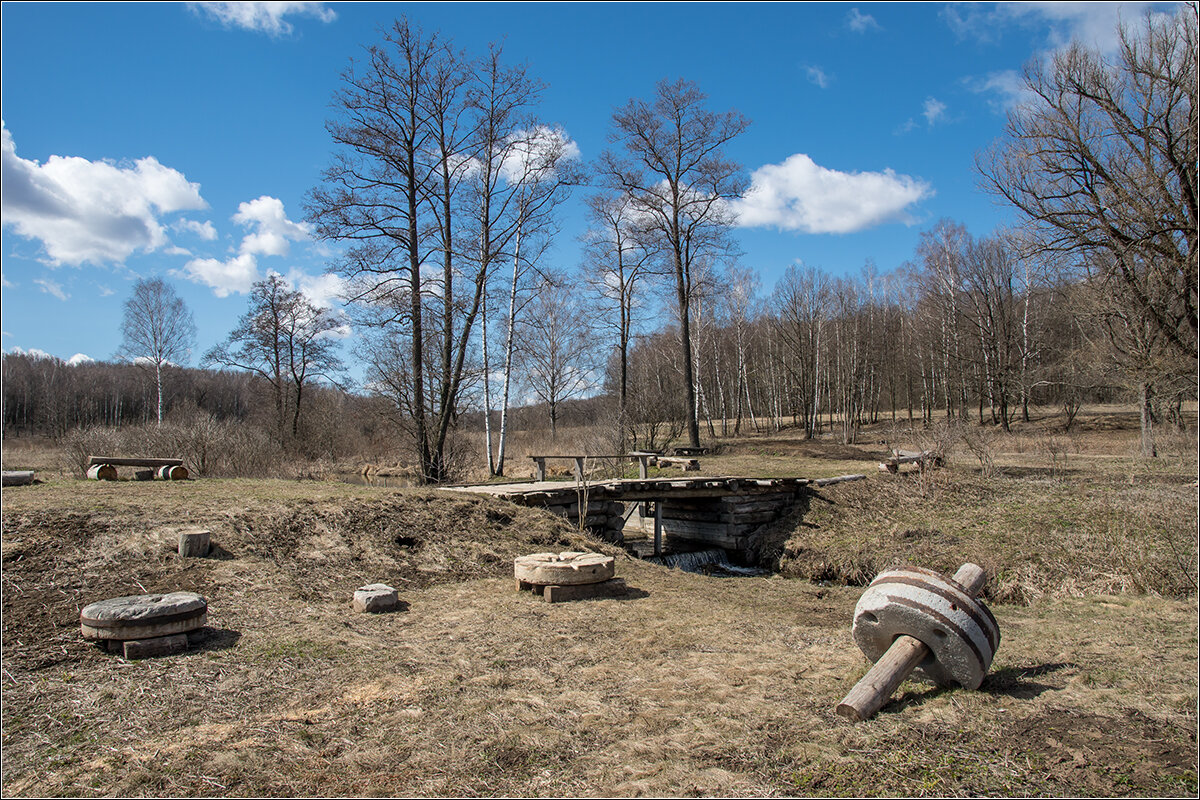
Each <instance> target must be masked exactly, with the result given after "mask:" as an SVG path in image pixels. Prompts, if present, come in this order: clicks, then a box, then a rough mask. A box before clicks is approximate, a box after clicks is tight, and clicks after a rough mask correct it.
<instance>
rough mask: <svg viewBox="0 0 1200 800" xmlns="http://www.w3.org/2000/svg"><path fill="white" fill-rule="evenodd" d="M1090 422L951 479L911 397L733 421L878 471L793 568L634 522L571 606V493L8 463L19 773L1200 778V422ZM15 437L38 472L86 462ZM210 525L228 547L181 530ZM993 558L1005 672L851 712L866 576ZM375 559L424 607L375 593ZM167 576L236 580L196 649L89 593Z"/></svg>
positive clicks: (1132, 790)
mask: <svg viewBox="0 0 1200 800" xmlns="http://www.w3.org/2000/svg"><path fill="white" fill-rule="evenodd" d="M1080 423H1081V424H1080V428H1079V430H1078V432H1076V433H1074V434H1071V435H1063V434H1061V432H1059V431H1056V427H1058V426H1057V425H1056V424H1055V422H1054V420H1053V418H1051V417H1047V418H1044V419H1041V420H1038V421H1036V422H1035V423H1033V424H1032V425H1030V426H1019V427H1018V428H1017V431H1016V433H1014V434H1013V435H1012V436H992V437H991V438H990V439H989V440H987V441H985V442H982V443H981V442H980V441H979V440H978V439H976V440H974V441H968V439H967V438H966V436H964V435H962V432H959V436H958V438H957V439H955V441H953V442H951V449H950V457H949V463H948V466H947V468H946V469H944V470H939V471H937V472H934V473H928V474H925V475H921V474H919V473H913V474H902V475H899V476H890V475H883V474H880V473H879V472H878V471H877V469H876V464H877V463H878V460H879V459H880V458H881V457H882V456H883V454H884V453H885V452H886V450H887V449H888V447H890V446H899V447H907V446H921V445H922V443H923V442H926V441H928V440H929V438H930V437H931V436H932V435H933V434H925V433H922V432H917V433H913V434H907V436H909V437H910V438H909V439H904V436H905V434H897V433H896V432H894V431H890V430H889V426H879V427H877V428H874V429H871V430H868V431H863V432H862V435H861V436H860V442H859V444H858V445H855V446H851V447H845V446H841V445H838V444H834V443H832V442H830V441H828V440H821V441H817V442H808V441H804V440H803V439H802V438H800V436H799V435H798V434H797V433H796V432H795V431H793V430H784V431H782V432H781V433H780V434H770V435H768V434H762V435H752V436H747V437H743V438H740V439H738V440H727V441H719V442H717V443H716V444H718V445H719V447H720V450H719V452H718V453H717V454H716V455H714V456H710V457H705V458H702V459H701V466H702V472H703V473H706V474H743V475H757V476H764V477H765V476H771V475H801V476H807V477H825V476H829V475H835V474H844V473H847V472H864V473H867V474H868V480H867V481H866V482H863V483H854V484H841V485H838V486H834V487H829V488H828V489H825V490H822V492H821V497H820V498H819V499H816V500H814V501H813V502H812V504H811V505H810V507H809V509H808V511H807V513H806V514H804V515H803V516H800V515H797V516H795V517H793V518H791V519H788V520H785V521H783V522H782V523H781V524H780V525H778V526H777V528H776V530H775V531H773V533H774V542H775V544H776V546H777V555H776V557H777V559H778V561H779V566H780V568H781V570H782V574H781V575H774V576H770V577H759V578H736V579H734V578H710V577H706V576H702V575H692V574H688V573H681V572H679V571H674V570H669V569H665V568H662V567H658V566H655V565H651V564H647V563H644V562H639V561H635V560H631V559H628V558H626V557H624V556H623V555H622V554H620V553H619V552H617V551H612V550H611V549H609V550H608V551H609V552H614V553H615V554H616V555H617V557H618V566H617V572H618V575H620V576H622V577H625V578H626V580H627V581H628V583H629V584H630V585H631V587H632V588H633V591H632V592H631V594H630V595H629V596H628V597H626V598H623V599H606V600H596V601H588V602H579V603H567V604H562V605H546V604H544V603H540V602H537V601H535V600H534V599H533V598H532V597H531V596H529V595H527V594H516V593H514V592H513V590H512V582H511V569H512V567H511V559H512V557H513V556H514V555H517V554H520V553H524V552H534V551H536V550H555V549H568V548H577V547H588V548H590V549H596V550H605V549H606V546H604V545H601V544H599V543H596V542H590V541H588V540H586V539H585V538H583V537H582V536H581V535H580V534H579V533H578V532H576V531H573V530H572V529H570V528H569V527H567V525H566V524H565V523H563V522H562V521H561V520H558V519H556V518H553V517H550V516H549V515H547V514H545V513H543V512H539V511H534V510H530V509H523V508H519V507H517V506H513V505H510V504H506V503H500V502H495V501H492V500H484V499H474V498H469V497H468V498H463V497H450V498H447V497H444V496H442V495H441V494H439V493H437V492H435V491H432V490H424V489H422V490H415V489H405V490H391V489H383V488H378V487H371V486H350V485H346V484H341V483H332V482H323V481H314V480H248V479H236V480H232V479H231V480H200V481H192V482H187V483H179V484H168V483H158V482H155V483H153V484H139V483H135V482H132V481H121V482H118V483H112V484H109V483H95V482H84V481H78V480H75V479H73V478H67V477H63V476H61V475H54V474H52V473H47V475H46V477H47V478H48V481H47V482H46V483H43V484H40V485H36V486H32V487H21V488H19V489H8V490H6V491H5V492H4V528H3V610H4V615H3V675H2V678H3V692H4V707H3V740H2V742H3V755H4V764H5V769H4V777H3V787H4V793H5V794H6V795H26V796H28V795H36V794H56V795H75V796H79V795H86V796H90V795H102V794H122V795H163V794H182V795H227V794H250V795H255V794H274V795H281V794H307V795H321V794H327V795H346V794H349V795H358V794H381V795H404V794H434V795H467V796H477V795H597V796H602V795H714V794H721V795H778V794H791V795H796V794H800V795H814V794H815V795H859V794H879V795H951V794H1002V795H1015V794H1038V795H1054V794H1075V795H1079V794H1082V795H1153V794H1161V795H1180V796H1183V795H1192V796H1194V794H1195V792H1196V788H1197V782H1196V759H1197V745H1196V724H1197V715H1196V709H1197V677H1196V667H1195V658H1196V653H1197V646H1198V645H1197V607H1196V588H1195V580H1196V572H1195V564H1196V520H1197V515H1196V491H1197V490H1196V461H1195V432H1194V427H1193V428H1192V429H1191V430H1190V431H1188V432H1187V433H1184V434H1180V435H1178V437H1177V441H1176V440H1174V439H1171V438H1169V437H1167V436H1164V437H1163V440H1162V442H1163V443H1162V446H1161V447H1160V451H1159V452H1160V458H1158V459H1142V458H1140V457H1137V455H1136V453H1137V446H1138V443H1137V430H1136V418H1133V417H1130V416H1129V411H1128V410H1126V409H1116V410H1114V409H1097V410H1092V411H1089V412H1087V413H1085V414H1081V417H1080ZM966 433H967V434H971V433H978V429H975V430H974V431H971V430H968V431H967V432H966ZM560 443H562V444H564V446H568V445H574V446H578V445H579V444H580V443H581V442H565V443H564V442H562V441H561V440H560ZM12 444H14V443H13V442H10V441H6V442H5V452H4V462H5V468H6V469H13V468H20V467H38V465H39V464H40V463H46V464H47V465H49V464H52V463H54V462H55V460H56V458H57V457H56V456H55V455H54V454H53V453H52V452H51V451H48V450H47V449H46V448H44V447H30V448H28V449H23V448H22V447H21V446H20V445H22V444H23V443H21V442H17V443H16V444H18V447H16V448H14V447H11V445H12ZM529 444H530V446H534V445H535V444H536V443H534V442H530V443H529ZM568 449H569V447H568ZM560 452H565V451H560ZM521 455H522V456H523V455H524V452H521ZM39 459H40V460H39ZM523 460H526V461H527V459H523ZM522 466H523V465H522ZM662 474H665V475H671V474H680V475H681V474H684V473H680V472H678V471H673V472H672V471H663V473H662ZM687 474H689V475H694V474H695V473H687ZM193 524H200V525H205V526H208V527H210V528H211V529H212V530H213V538H214V541H215V542H216V543H217V544H218V545H219V547H220V548H221V549H220V551H219V552H218V554H217V557H216V558H210V559H203V560H187V561H184V560H181V559H179V558H178V557H177V556H176V555H175V554H174V553H173V552H172V549H171V547H172V544H173V541H174V534H175V532H176V531H177V530H178V529H179V527H181V526H184V525H193ZM969 559H973V560H977V561H978V562H979V563H981V564H983V565H984V566H986V567H988V569H989V582H988V586H987V589H986V591H987V594H988V595H989V596H990V597H991V598H992V609H993V611H994V612H995V614H996V617H997V619H998V620H999V623H1000V626H1001V632H1002V637H1003V638H1002V642H1001V645H1000V648H999V651H998V654H997V656H996V661H995V663H994V664H993V667H992V672H991V674H990V675H989V677H988V679H987V680H986V681H985V683H984V685H983V687H982V688H981V690H980V691H977V692H967V691H943V690H936V689H931V688H929V687H927V686H925V685H923V684H917V683H907V684H905V685H904V686H902V687H901V690H900V691H899V692H898V693H897V696H896V699H895V701H894V702H893V703H891V704H889V705H888V706H886V707H885V709H884V711H883V712H882V713H881V714H880V715H879V716H878V717H877V718H876V719H874V720H872V721H870V722H868V723H863V724H859V725H852V724H850V723H848V722H846V721H844V720H842V719H841V718H839V717H837V716H836V715H835V714H834V711H833V709H834V705H835V704H836V703H837V701H838V700H839V699H840V698H841V697H842V696H843V695H844V694H845V692H846V691H848V690H849V688H850V687H851V686H852V685H853V684H854V682H855V681H856V680H857V679H858V678H859V677H861V675H862V674H863V673H864V672H865V671H866V668H867V664H866V662H865V660H864V659H863V658H862V656H861V655H860V654H859V653H858V651H857V648H855V647H854V645H853V643H852V641H851V639H850V635H849V627H850V621H851V619H852V616H853V608H854V603H855V602H856V600H857V597H858V594H859V592H860V591H861V590H860V589H858V588H856V587H855V586H852V585H851V586H847V585H844V584H846V583H850V584H853V583H858V582H861V581H863V580H867V579H869V578H870V577H871V576H872V575H873V574H874V572H875V571H877V570H878V569H882V568H883V567H886V566H888V565H890V564H891V563H894V562H897V561H911V562H913V563H917V564H920V565H924V566H932V567H936V568H941V569H947V570H949V569H953V568H954V567H955V566H957V565H958V563H959V562H960V561H962V560H969ZM785 576H794V578H809V579H811V580H802V579H794V578H791V579H790V578H788V577H785ZM374 581H384V582H390V583H392V585H394V586H397V587H398V588H399V589H400V592H401V597H402V599H403V600H404V601H405V602H406V603H407V607H406V609H405V610H404V611H402V612H401V613H397V614H389V615H382V616H366V615H355V614H352V613H351V612H350V609H349V601H350V595H351V593H352V592H353V590H354V588H356V587H357V586H360V585H362V584H364V583H369V582H374ZM166 589H190V590H194V591H199V592H201V593H203V594H205V595H206V596H207V597H208V598H209V602H210V619H209V626H210V628H211V629H212V631H213V634H212V636H211V637H210V638H209V640H208V641H207V642H205V643H204V644H203V645H202V646H201V647H200V648H198V649H197V650H194V651H192V652H190V653H188V654H187V655H184V656H181V657H173V658H167V659H157V660H148V661H133V662H127V661H124V660H123V659H120V658H117V657H115V656H111V655H108V654H105V653H103V652H101V651H99V650H98V649H96V648H94V647H93V646H91V645H89V644H87V643H85V642H84V641H83V640H82V639H81V638H80V637H79V634H78V613H79V608H80V607H82V606H83V605H85V604H86V603H88V602H92V601H94V600H97V599H102V598H104V597H112V596H118V595H122V594H135V593H141V592H143V591H157V590H166Z"/></svg>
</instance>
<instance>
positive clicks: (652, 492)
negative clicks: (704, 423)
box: [443, 475, 865, 557]
mask: <svg viewBox="0 0 1200 800" xmlns="http://www.w3.org/2000/svg"><path fill="white" fill-rule="evenodd" d="M864 477H865V476H863V475H843V476H841V477H839V478H825V479H821V480H811V479H809V478H744V477H723V478H713V477H707V478H699V477H697V478H651V479H646V478H624V479H615V480H608V481H594V482H590V483H582V482H578V481H533V482H529V483H500V484H484V485H477V486H447V487H443V488H444V490H445V491H452V492H464V493H469V494H481V495H488V496H491V497H497V498H500V499H503V500H508V501H510V502H514V503H517V504H518V505H524V506H538V507H544V508H546V509H547V510H549V511H552V512H554V513H556V514H559V515H561V516H563V517H566V518H567V519H568V520H570V521H572V522H574V523H577V524H579V525H580V526H581V527H585V528H588V529H589V530H591V531H592V532H593V533H594V534H595V535H597V536H600V537H601V538H604V539H606V540H609V541H613V542H617V543H622V544H623V543H624V538H625V531H626V530H627V529H629V530H637V531H638V532H639V533H641V532H643V531H645V530H646V526H647V525H649V524H651V521H652V526H653V527H652V528H651V530H652V531H653V537H654V553H655V554H656V555H658V554H660V553H662V548H663V541H662V540H663V537H664V535H665V536H667V537H670V538H671V539H676V540H681V541H685V542H691V543H693V544H699V545H702V546H708V547H722V548H725V549H726V550H730V551H734V552H737V553H740V554H742V555H743V556H744V557H748V554H749V553H750V551H751V549H752V545H753V543H754V538H755V536H756V532H757V531H759V530H760V529H762V528H763V527H764V526H766V525H768V524H770V523H771V522H774V521H775V520H777V519H779V518H780V517H781V516H783V515H784V514H786V513H787V512H788V510H789V509H791V508H792V507H794V506H795V505H796V504H797V503H800V502H801V501H802V496H803V495H805V494H808V493H809V492H811V490H812V487H820V486H826V485H829V484H831V483H840V482H842V481H846V480H860V479H862V478H864ZM635 513H636V515H637V516H636V518H634V514H635Z"/></svg>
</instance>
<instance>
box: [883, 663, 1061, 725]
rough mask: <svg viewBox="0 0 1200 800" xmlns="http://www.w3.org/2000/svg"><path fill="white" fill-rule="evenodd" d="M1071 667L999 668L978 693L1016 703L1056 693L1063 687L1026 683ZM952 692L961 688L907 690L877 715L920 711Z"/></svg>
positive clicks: (984, 682) (1048, 665)
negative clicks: (1046, 693)
mask: <svg viewBox="0 0 1200 800" xmlns="http://www.w3.org/2000/svg"><path fill="white" fill-rule="evenodd" d="M1074 666H1075V665H1074V664H1072V663H1070V662H1066V661H1063V662H1055V663H1051V664H1039V665H1037V666H1034V667H1005V668H1004V669H998V670H996V671H995V672H991V673H989V674H988V675H987V677H985V678H984V679H983V684H982V685H981V686H980V687H979V690H978V691H981V692H986V693H987V694H990V695H1003V696H1005V697H1012V698H1016V699H1018V700H1032V699H1033V698H1035V697H1037V696H1039V695H1041V694H1042V693H1043V692H1048V691H1059V690H1061V689H1062V687H1061V686H1049V685H1047V684H1044V683H1036V682H1034V681H1030V680H1028V679H1029V678H1036V677H1038V676H1041V675H1048V674H1050V673H1052V672H1057V671H1059V670H1062V669H1068V668H1071V667H1074ZM953 691H960V689H959V688H958V687H951V688H945V687H941V686H929V687H927V688H925V689H924V690H919V691H906V692H904V693H903V694H901V695H899V696H897V697H894V698H893V699H892V700H890V701H889V702H888V703H886V704H885V705H884V706H883V708H881V709H880V710H879V713H880V714H898V713H900V712H901V711H904V710H905V709H908V708H919V707H920V706H923V705H924V704H925V703H928V702H929V701H930V700H934V699H936V698H938V697H941V696H942V695H943V694H945V693H946V692H953Z"/></svg>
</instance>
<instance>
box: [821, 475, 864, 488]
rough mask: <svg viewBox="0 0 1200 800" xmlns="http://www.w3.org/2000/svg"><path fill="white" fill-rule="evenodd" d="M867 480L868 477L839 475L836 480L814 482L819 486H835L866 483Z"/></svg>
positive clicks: (828, 479)
mask: <svg viewBox="0 0 1200 800" xmlns="http://www.w3.org/2000/svg"><path fill="white" fill-rule="evenodd" d="M866 479H867V476H866V475H838V476H837V477H835V478H820V479H818V480H816V481H814V483H815V484H816V485H817V486H833V485H834V484H837V483H846V482H848V481H865V480H866Z"/></svg>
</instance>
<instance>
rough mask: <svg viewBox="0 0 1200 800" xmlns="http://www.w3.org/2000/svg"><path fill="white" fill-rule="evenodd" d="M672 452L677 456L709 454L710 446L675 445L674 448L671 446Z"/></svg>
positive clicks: (688, 456)
mask: <svg viewBox="0 0 1200 800" xmlns="http://www.w3.org/2000/svg"><path fill="white" fill-rule="evenodd" d="M671 452H672V453H674V454H675V455H677V456H685V457H687V458H692V457H695V456H706V455H708V448H707V447H673V448H671Z"/></svg>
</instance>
